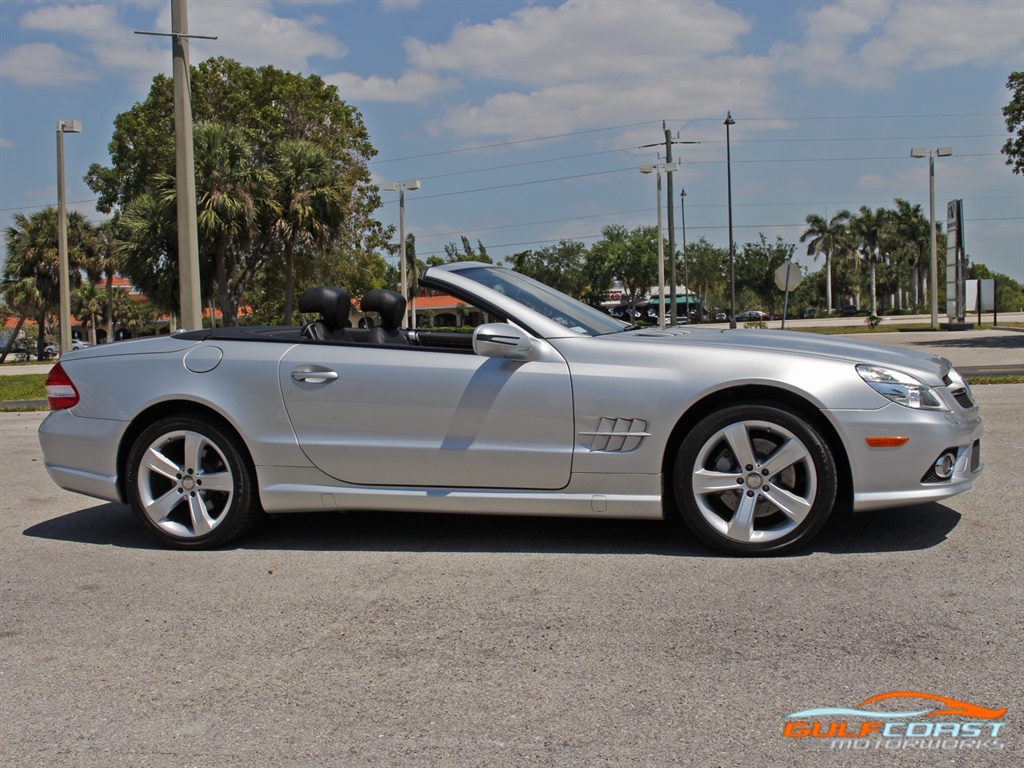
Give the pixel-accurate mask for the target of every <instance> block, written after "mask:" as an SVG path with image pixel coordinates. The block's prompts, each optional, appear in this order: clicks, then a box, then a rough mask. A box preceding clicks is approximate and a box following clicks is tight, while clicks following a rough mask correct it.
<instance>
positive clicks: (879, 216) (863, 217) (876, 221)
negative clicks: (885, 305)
mask: <svg viewBox="0 0 1024 768" xmlns="http://www.w3.org/2000/svg"><path fill="white" fill-rule="evenodd" d="M888 217H889V212H888V211H887V210H886V209H885V208H879V209H877V210H875V211H872V210H871V209H870V208H869V207H868V206H866V205H862V206H861V207H860V213H859V215H857V216H854V217H853V218H852V219H850V234H851V235H852V236H853V238H854V240H855V242H856V243H857V247H858V248H859V250H860V253H861V256H863V257H864V260H865V261H866V262H868V264H869V265H870V270H871V314H872V315H877V314H878V282H877V279H876V276H875V264H876V263H877V262H878V261H879V259H880V258H881V246H882V243H883V242H884V230H885V226H886V220H887V219H888Z"/></svg>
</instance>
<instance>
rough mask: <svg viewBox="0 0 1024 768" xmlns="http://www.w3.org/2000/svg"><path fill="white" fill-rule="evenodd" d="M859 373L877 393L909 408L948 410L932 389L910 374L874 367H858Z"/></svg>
mask: <svg viewBox="0 0 1024 768" xmlns="http://www.w3.org/2000/svg"><path fill="white" fill-rule="evenodd" d="M857 373H859V374H860V377H861V378H862V379H864V381H865V382H867V384H868V386H869V387H871V388H872V389H873V390H875V392H877V393H878V394H880V395H882V396H883V397H887V398H889V399H890V400H892V401H893V402H894V403H899V404H900V405H905V406H906V407H907V408H920V409H924V410H930V411H945V410H948V409H947V408H946V406H945V405H944V404H943V402H942V401H941V400H940V399H939V398H938V396H937V395H936V394H935V392H934V390H932V388H931V387H929V386H927V385H925V384H922V383H921V382H920V381H918V380H917V379H915V378H914V377H913V376H911V375H910V374H908V373H902V372H901V371H894V370H892V369H890V368H878V367H877V366H874V365H858V366H857Z"/></svg>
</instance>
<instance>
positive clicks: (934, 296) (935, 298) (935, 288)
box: [910, 147, 953, 331]
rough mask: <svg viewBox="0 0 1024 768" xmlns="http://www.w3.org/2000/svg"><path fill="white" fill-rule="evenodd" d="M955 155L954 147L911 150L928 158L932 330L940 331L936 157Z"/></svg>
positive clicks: (911, 154) (913, 153) (912, 153)
mask: <svg viewBox="0 0 1024 768" xmlns="http://www.w3.org/2000/svg"><path fill="white" fill-rule="evenodd" d="M952 154H953V148H952V147H939V148H938V149H922V148H920V147H914V148H913V149H911V150H910V156H911V157H927V158H928V210H929V221H930V223H931V230H932V237H931V240H932V258H931V281H930V282H931V297H930V299H931V301H930V304H931V311H932V330H933V331H937V330H939V258H938V243H937V242H936V239H937V235H936V234H935V156H936V155H938V156H939V157H948V156H949V155H952Z"/></svg>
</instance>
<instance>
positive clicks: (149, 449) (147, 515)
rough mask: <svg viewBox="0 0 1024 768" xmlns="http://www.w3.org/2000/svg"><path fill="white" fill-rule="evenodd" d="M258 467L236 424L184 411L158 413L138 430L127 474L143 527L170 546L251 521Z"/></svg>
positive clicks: (220, 534) (211, 540) (200, 543)
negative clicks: (180, 413)
mask: <svg viewBox="0 0 1024 768" xmlns="http://www.w3.org/2000/svg"><path fill="white" fill-rule="evenodd" d="M254 475H255V473H254V471H253V470H252V468H251V462H250V461H249V457H248V453H247V451H246V449H245V447H244V445H243V444H242V443H241V441H240V440H239V439H238V438H237V437H236V436H235V435H234V433H233V432H231V431H229V430H228V429H227V428H225V427H223V426H221V425H219V424H217V423H216V422H210V421H207V420H201V419H199V418H197V417H196V416H192V415H183V416H171V417H168V418H164V419H161V420H159V421H157V422H156V423H154V424H153V425H151V426H150V427H148V428H147V429H145V430H144V431H143V432H142V433H141V434H140V435H139V436H138V438H137V439H136V440H135V443H134V444H133V445H132V449H131V452H130V453H129V455H128V466H127V474H126V478H125V479H126V483H127V491H128V498H129V502H130V504H131V507H132V511H133V512H134V513H135V516H136V517H137V519H138V520H139V522H140V523H141V524H142V526H143V527H144V528H146V529H147V530H149V531H150V532H151V533H153V534H154V535H155V536H156V537H157V538H158V539H160V541H162V542H163V543H165V544H167V545H169V546H172V547H175V548H178V549H207V548H209V547H216V546H219V545H221V544H224V543H226V542H227V541H230V540H231V539H233V538H235V537H236V536H238V535H239V534H241V533H243V532H244V531H245V530H246V529H247V528H249V527H250V526H251V524H252V522H253V521H254V519H255V517H256V514H257V508H256V504H255V503H254V498H253V494H254V488H255V476H254Z"/></svg>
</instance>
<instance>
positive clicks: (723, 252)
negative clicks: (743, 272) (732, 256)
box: [677, 237, 729, 308]
mask: <svg viewBox="0 0 1024 768" xmlns="http://www.w3.org/2000/svg"><path fill="white" fill-rule="evenodd" d="M686 257H687V259H689V271H690V282H691V283H692V284H693V286H694V287H695V288H696V292H697V295H698V296H699V297H700V303H701V305H702V306H704V307H705V308H707V307H715V306H724V304H725V301H724V297H725V289H726V287H727V283H728V274H727V273H728V268H729V250H728V249H727V248H720V247H718V246H715V245H712V244H711V243H709V242H708V240H707V238H704V237H702V238H700V239H699V240H698V241H697V242H695V243H690V244H689V245H688V246H687V247H686ZM677 273H678V272H677ZM686 287H687V289H689V288H690V286H686Z"/></svg>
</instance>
